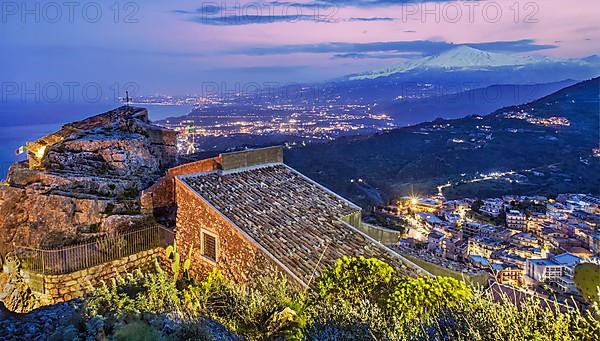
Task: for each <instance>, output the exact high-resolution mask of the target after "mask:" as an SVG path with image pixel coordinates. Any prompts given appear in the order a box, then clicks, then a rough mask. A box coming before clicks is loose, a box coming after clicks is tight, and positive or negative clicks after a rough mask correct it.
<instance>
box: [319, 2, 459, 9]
mask: <svg viewBox="0 0 600 341" xmlns="http://www.w3.org/2000/svg"><path fill="white" fill-rule="evenodd" d="M321 1H322V2H324V3H331V4H332V5H333V4H335V5H336V6H340V7H383V6H394V5H402V4H415V3H421V2H433V1H435V0H321ZM437 1H442V2H444V1H447V2H450V1H454V0H437Z"/></svg>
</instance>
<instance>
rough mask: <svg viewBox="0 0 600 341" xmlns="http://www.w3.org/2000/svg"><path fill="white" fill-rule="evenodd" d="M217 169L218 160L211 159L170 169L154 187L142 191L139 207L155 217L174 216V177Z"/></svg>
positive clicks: (216, 158)
mask: <svg viewBox="0 0 600 341" xmlns="http://www.w3.org/2000/svg"><path fill="white" fill-rule="evenodd" d="M218 167H219V158H218V157H215V158H211V159H206V160H200V161H196V162H190V163H186V164H184V165H181V166H177V167H174V168H171V169H169V170H168V171H167V174H166V175H165V176H164V177H162V178H160V179H159V180H158V181H157V182H156V183H155V184H154V185H152V186H150V187H149V188H148V189H146V190H144V191H142V193H141V196H140V205H141V208H142V210H143V212H145V213H148V214H153V215H154V216H155V217H167V218H168V217H169V216H170V215H171V214H173V215H174V214H175V177H176V176H179V175H184V174H191V173H199V172H209V171H213V170H215V169H218Z"/></svg>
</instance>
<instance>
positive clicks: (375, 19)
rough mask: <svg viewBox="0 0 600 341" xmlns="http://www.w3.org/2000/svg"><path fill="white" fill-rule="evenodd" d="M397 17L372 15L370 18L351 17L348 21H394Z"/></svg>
mask: <svg viewBox="0 0 600 341" xmlns="http://www.w3.org/2000/svg"><path fill="white" fill-rule="evenodd" d="M394 20H396V19H395V18H389V17H370V18H350V19H348V21H394Z"/></svg>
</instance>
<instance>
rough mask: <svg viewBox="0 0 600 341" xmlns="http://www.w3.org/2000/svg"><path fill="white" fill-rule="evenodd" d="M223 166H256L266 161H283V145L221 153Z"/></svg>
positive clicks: (225, 167)
mask: <svg viewBox="0 0 600 341" xmlns="http://www.w3.org/2000/svg"><path fill="white" fill-rule="evenodd" d="M220 157H221V167H222V169H224V170H228V169H236V168H242V167H250V166H256V165H260V164H266V163H282V162H283V148H282V147H281V146H275V147H267V148H259V149H252V150H244V151H240V152H232V153H226V154H221V155H220Z"/></svg>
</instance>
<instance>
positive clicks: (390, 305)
mask: <svg viewBox="0 0 600 341" xmlns="http://www.w3.org/2000/svg"><path fill="white" fill-rule="evenodd" d="M392 287H393V289H392V290H391V291H390V292H389V293H388V295H387V297H386V301H385V304H386V308H387V309H389V310H390V312H391V313H392V314H393V315H396V316H398V317H400V318H406V317H411V318H413V317H419V318H428V317H430V316H431V315H432V314H433V315H434V316H435V314H437V313H438V312H439V311H440V310H441V309H446V308H452V307H455V306H457V305H459V304H461V303H463V302H465V301H469V300H470V299H471V298H472V297H473V293H472V291H471V289H470V288H469V287H468V286H467V284H466V283H465V282H463V281H458V280H456V279H454V278H451V277H442V276H439V277H417V278H402V279H396V280H395V281H394V284H393V286H392ZM434 316H433V317H434Z"/></svg>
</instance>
